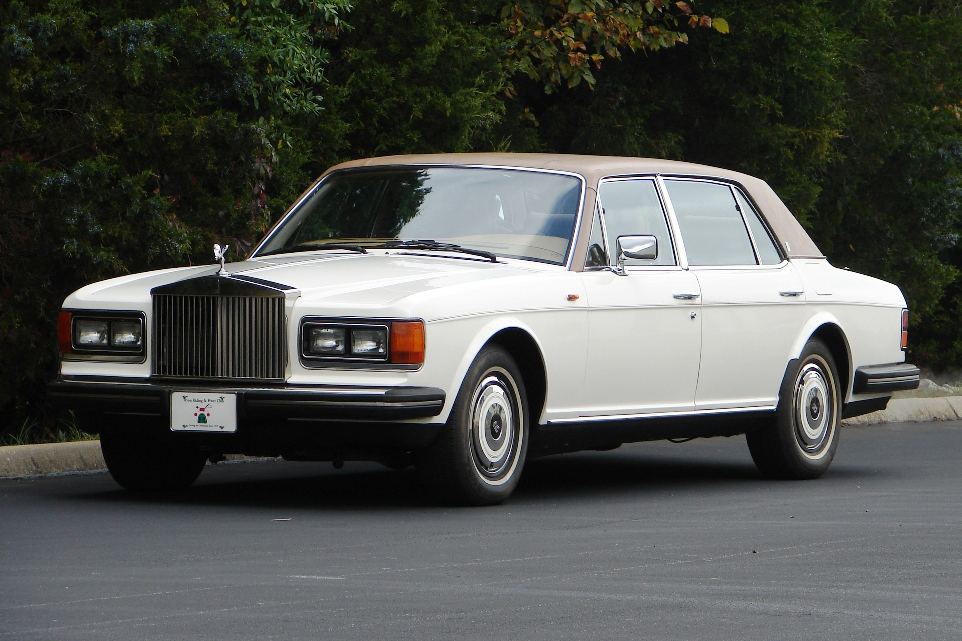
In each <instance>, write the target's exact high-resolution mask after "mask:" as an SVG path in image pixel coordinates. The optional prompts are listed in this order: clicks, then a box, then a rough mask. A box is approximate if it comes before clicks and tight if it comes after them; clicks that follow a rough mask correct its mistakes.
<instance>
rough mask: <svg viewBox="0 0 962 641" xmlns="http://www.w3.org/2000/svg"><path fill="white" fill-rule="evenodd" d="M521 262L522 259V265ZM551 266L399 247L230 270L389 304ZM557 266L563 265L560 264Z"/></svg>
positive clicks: (104, 288)
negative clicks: (453, 287) (403, 250)
mask: <svg viewBox="0 0 962 641" xmlns="http://www.w3.org/2000/svg"><path fill="white" fill-rule="evenodd" d="M519 263H520V264H519ZM546 268H547V269H551V267H550V266H547V265H540V264H538V263H526V262H523V261H511V263H510V264H506V263H505V262H503V261H502V262H498V263H492V262H489V261H485V260H478V259H474V258H461V257H452V256H451V255H447V254H446V255H438V256H433V255H421V254H418V253H417V252H416V251H414V252H407V251H405V252H400V251H393V252H391V253H375V252H371V253H369V254H348V255H344V254H335V255H331V254H325V255H322V256H318V255H316V254H311V255H305V254H298V255H286V256H277V257H265V258H258V259H254V260H248V261H244V262H240V263H228V264H227V265H226V267H225V272H226V273H227V274H229V275H231V276H243V277H245V278H254V279H258V280H261V281H268V282H271V283H277V284H280V285H284V286H286V287H287V288H293V289H294V290H297V294H298V295H299V297H300V298H301V299H302V300H303V301H316V302H322V301H326V302H331V303H338V304H345V303H351V302H358V303H363V304H364V305H365V306H367V305H388V304H391V303H392V302H395V301H398V300H400V299H402V298H405V297H408V296H411V295H413V294H419V293H426V292H430V291H432V290H437V289H441V288H445V287H452V286H459V285H461V286H463V285H465V284H470V283H473V282H477V281H480V280H488V279H491V278H507V277H511V276H520V275H522V274H524V275H530V274H531V273H532V272H533V271H540V270H544V269H546ZM554 269H558V268H557V267H554ZM218 270H219V266H217V265H204V266H199V267H184V268H177V269H167V270H161V271H154V272H145V273H141V274H132V275H130V276H122V277H120V278H114V279H111V280H106V281H102V282H98V283H94V284H92V285H88V286H86V287H84V288H83V289H80V290H78V291H76V292H74V293H73V294H71V296H70V297H68V298H67V300H66V301H65V303H64V306H65V307H74V306H81V307H90V306H91V305H98V304H100V305H102V306H101V307H100V308H101V309H124V308H129V307H130V306H131V305H135V306H136V307H138V308H143V306H144V305H147V304H149V300H150V290H151V289H153V288H154V287H158V286H160V285H167V284H169V283H174V282H178V281H182V280H187V279H190V278H197V277H201V276H212V275H215V274H217V272H218Z"/></svg>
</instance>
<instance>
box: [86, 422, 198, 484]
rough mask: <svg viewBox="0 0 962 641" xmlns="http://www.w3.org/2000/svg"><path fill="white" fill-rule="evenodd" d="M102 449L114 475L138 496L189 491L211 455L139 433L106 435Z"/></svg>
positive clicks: (109, 469) (101, 436) (111, 473)
mask: <svg viewBox="0 0 962 641" xmlns="http://www.w3.org/2000/svg"><path fill="white" fill-rule="evenodd" d="M100 449H101V451H102V452H103V455H104V462H105V463H107V470H108V471H109V472H110V475H111V476H112V477H114V480H115V481H117V483H119V484H120V485H121V486H122V487H124V488H126V489H128V490H131V491H134V492H172V491H177V490H185V489H187V488H188V487H190V485H191V484H192V483H193V482H194V481H196V480H197V477H198V476H200V473H201V471H203V469H204V465H205V464H206V463H207V455H206V454H205V453H204V452H202V451H201V450H200V449H197V448H190V447H178V446H175V445H170V444H167V443H163V442H161V441H159V440H156V439H154V438H151V437H150V436H149V435H145V434H138V433H128V432H122V431H106V432H103V433H101V435H100Z"/></svg>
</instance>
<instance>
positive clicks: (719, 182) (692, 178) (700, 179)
mask: <svg viewBox="0 0 962 641" xmlns="http://www.w3.org/2000/svg"><path fill="white" fill-rule="evenodd" d="M658 177H659V179H661V180H662V181H663V182H667V180H678V181H687V182H702V183H711V184H716V185H721V186H724V187H728V189H729V192H730V193H731V194H732V200H733V201H734V203H735V206H736V208H737V211H738V213H739V215H740V216H741V219H742V225H744V227H745V231H747V232H748V239H749V241H750V242H751V245H752V251H753V252H754V254H755V264H754V265H751V264H746V263H739V264H735V265H690V264H688V260H687V259H688V256H687V254H686V256H685V263H686V267H685V269H699V270H700V269H752V268H754V269H757V268H760V267H761V268H767V267H781V266H783V265H786V264H788V260H787V259H786V258H785V256H784V254H782V250H781V248H780V247H779V243H778V242H777V239H776V240H775V248H776V249H777V250H778V255H779V256H780V257H781V259H782V261H781V262H780V263H777V264H775V265H764V264H762V262H761V259H760V257H759V254H758V247H757V246H756V244H755V237H754V236H753V235H752V229H751V225H749V224H748V220H747V219H746V218H745V212H743V211H741V207H739V206H738V199H737V198H736V197H735V193H734V192H733V191H732V190H733V188H739V186H738V183H736V182H733V181H730V180H724V179H721V178H711V177H708V176H673V175H672V176H663V175H662V174H659V175H658ZM666 178H667V180H665V179H666ZM739 192H740V193H741V194H742V195H743V196H745V200H746V201H747V202H748V204H750V205H751V206H752V207H753V208H754V209H755V212H756V213H758V211H759V210H758V207H757V205H756V204H755V203H754V202H753V201H752V200H751V199H750V198H749V197H748V196H747V195H746V193H745V191H744V190H743V189H740V188H739ZM665 194H666V196H667V194H668V187H667V185H665ZM668 202H669V203H671V198H668ZM671 215H672V218H673V219H675V220H676V224H677V219H676V216H675V209H674V206H672V209H671ZM758 219H759V220H760V221H761V222H762V225H763V226H764V227H765V229H766V231H768V232H769V233H770V234H771V229H770V228H769V226H768V223H767V221H766V220H765V219H764V217H763V216H762V215H761V214H760V213H758ZM680 235H681V231H680V228H679V236H680ZM773 236H774V235H772V237H773ZM681 242H682V244H684V239H681Z"/></svg>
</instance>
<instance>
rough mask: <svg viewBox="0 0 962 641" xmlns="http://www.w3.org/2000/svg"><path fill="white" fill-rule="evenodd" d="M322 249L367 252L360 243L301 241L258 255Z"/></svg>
mask: <svg viewBox="0 0 962 641" xmlns="http://www.w3.org/2000/svg"><path fill="white" fill-rule="evenodd" d="M320 249H341V250H346V251H352V252H357V253H359V254H366V253H367V250H366V249H364V248H363V247H361V246H360V245H345V244H343V243H301V244H299V245H291V246H290V247H281V248H280V249H272V250H270V251H269V252H264V253H262V254H258V256H273V255H274V254H293V253H296V252H312V251H318V250H320Z"/></svg>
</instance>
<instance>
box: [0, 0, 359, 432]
mask: <svg viewBox="0 0 962 641" xmlns="http://www.w3.org/2000/svg"><path fill="white" fill-rule="evenodd" d="M346 8H348V4H347V3H346V2H345V1H343V0H332V1H331V2H326V3H312V2H306V1H304V2H289V3H285V4H284V5H283V6H282V5H280V4H279V3H277V2H267V1H266V0H265V1H263V2H260V1H258V0H253V1H252V0H241V1H240V2H239V3H237V4H236V5H235V6H234V7H233V8H232V7H229V6H228V5H225V4H223V3H222V2H215V1H206V2H205V1H202V2H193V3H181V2H170V1H163V0H161V1H152V2H146V1H143V0H135V1H126V0H125V1H121V0H90V1H81V0H50V1H46V2H35V3H31V4H29V5H28V4H26V3H23V2H18V1H15V2H11V3H7V4H4V5H3V6H2V7H0V24H2V25H4V27H3V36H2V37H3V42H2V46H0V377H2V380H3V382H4V384H3V385H2V386H0V415H2V416H3V419H2V420H3V421H4V423H9V422H20V421H22V420H23V418H24V417H25V416H27V415H31V414H33V415H36V414H37V412H38V411H39V407H40V405H39V403H40V401H41V399H42V398H43V394H44V384H45V382H46V381H47V380H49V379H50V378H52V377H53V374H54V372H55V369H56V351H55V341H54V336H55V333H56V311H57V309H58V308H59V306H60V303H61V301H62V300H63V298H64V297H65V296H66V294H68V293H69V292H70V291H72V290H73V289H76V288H77V287H79V286H81V285H83V284H86V283H89V282H91V281H95V280H99V279H103V278H108V277H112V276H117V275H121V274H125V273H129V272H136V271H142V270H146V269H151V268H158V267H166V266H170V265H176V264H185V263H188V262H191V261H201V262H207V261H208V260H209V256H208V253H209V247H210V244H211V241H212V239H214V238H217V239H234V240H233V241H232V244H234V245H235V246H236V245H238V244H244V243H245V242H248V243H249V242H250V239H251V238H252V235H254V234H258V233H260V232H261V231H262V230H263V229H264V228H265V227H266V226H267V225H268V224H269V222H270V221H271V219H272V218H274V217H276V215H277V214H278V213H279V211H278V210H277V209H275V207H274V205H273V201H274V199H273V198H272V199H271V201H268V199H267V194H268V192H269V191H270V192H271V195H272V196H274V195H276V196H277V199H276V202H277V203H286V202H287V201H288V200H289V199H290V198H291V197H292V196H293V195H294V194H295V193H296V192H297V191H298V190H299V189H301V188H302V186H303V182H304V180H303V176H301V175H299V174H297V172H296V171H295V172H293V173H294V174H296V175H295V178H296V184H290V183H286V182H285V181H284V180H283V179H282V180H278V174H277V171H276V170H277V168H278V159H279V156H278V153H279V150H281V149H284V145H285V142H286V141H288V140H289V137H288V136H287V135H286V130H285V126H286V125H285V123H284V121H283V117H284V116H288V115H292V116H296V115H298V114H301V113H310V114H313V113H317V112H318V111H319V109H320V108H321V104H320V101H319V98H318V96H317V95H316V94H315V93H314V92H315V88H316V87H317V86H318V83H319V82H320V81H321V80H322V75H321V69H322V67H323V63H324V54H323V51H319V50H318V45H320V44H321V42H322V40H323V39H324V38H326V37H328V36H329V35H330V34H331V33H332V30H336V29H337V28H338V26H339V17H338V16H339V12H342V11H343V10H345V9H346ZM287 33H289V34H290V38H289V39H287V40H285V46H284V47H279V38H280V36H281V35H282V34H287ZM291 155H294V153H293V152H292V154H291ZM280 167H281V169H282V172H283V171H284V170H285V169H286V168H284V167H283V165H281V166H280ZM282 206H283V205H282ZM229 242H230V241H229Z"/></svg>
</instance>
